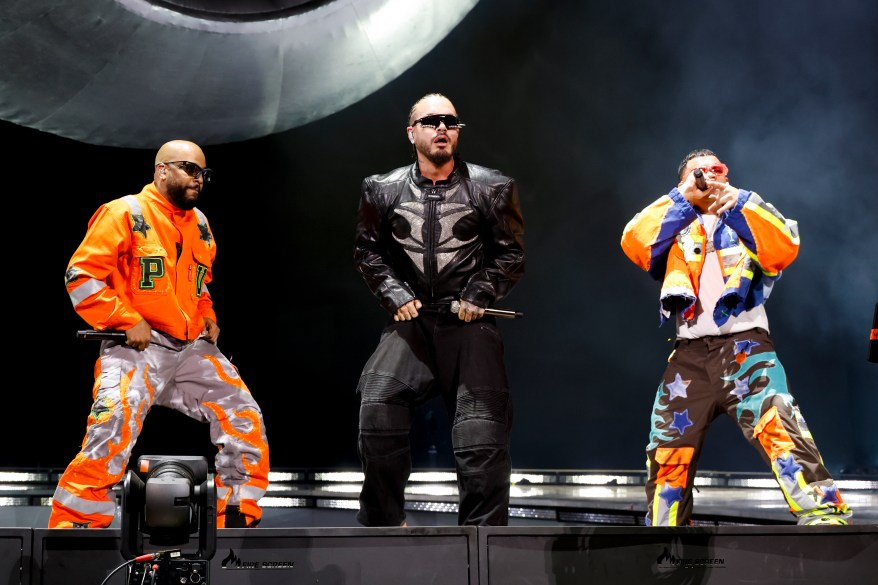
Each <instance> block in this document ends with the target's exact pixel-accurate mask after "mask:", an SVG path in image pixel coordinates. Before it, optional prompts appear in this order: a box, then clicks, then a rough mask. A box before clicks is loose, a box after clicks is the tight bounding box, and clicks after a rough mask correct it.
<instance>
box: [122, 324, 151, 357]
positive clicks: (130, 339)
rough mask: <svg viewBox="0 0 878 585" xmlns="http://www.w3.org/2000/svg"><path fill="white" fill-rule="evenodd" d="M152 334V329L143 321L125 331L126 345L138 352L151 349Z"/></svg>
mask: <svg viewBox="0 0 878 585" xmlns="http://www.w3.org/2000/svg"><path fill="white" fill-rule="evenodd" d="M151 333H152V327H150V326H149V323H147V322H146V321H144V320H142V319H141V320H140V321H139V322H138V323H137V324H136V325H135V326H134V327H132V328H131V329H128V330H126V331H125V343H126V344H127V345H128V346H129V347H131V348H133V349H136V350H137V351H143V350H144V349H146V348H147V347H149V336H150V334H151Z"/></svg>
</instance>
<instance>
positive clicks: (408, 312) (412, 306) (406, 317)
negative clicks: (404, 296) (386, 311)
mask: <svg viewBox="0 0 878 585" xmlns="http://www.w3.org/2000/svg"><path fill="white" fill-rule="evenodd" d="M422 306H423V305H422V304H421V301H419V300H418V299H412V300H410V301H409V302H407V303H406V304H404V305H403V306H401V307H400V308H398V309H397V310H396V314H395V315H393V320H394V321H411V320H412V319H414V318H415V317H417V316H418V309H420V308H421V307H422Z"/></svg>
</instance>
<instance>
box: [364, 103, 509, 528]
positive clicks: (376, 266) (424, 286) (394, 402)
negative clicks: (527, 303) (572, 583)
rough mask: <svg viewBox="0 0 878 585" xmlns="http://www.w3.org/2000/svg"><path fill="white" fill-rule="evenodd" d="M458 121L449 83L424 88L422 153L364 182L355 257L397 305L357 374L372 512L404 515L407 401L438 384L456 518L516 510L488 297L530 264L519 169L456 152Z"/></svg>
mask: <svg viewBox="0 0 878 585" xmlns="http://www.w3.org/2000/svg"><path fill="white" fill-rule="evenodd" d="M462 127H463V124H462V123H460V120H459V119H458V118H457V111H456V110H455V108H454V105H453V104H452V103H451V101H450V100H449V99H448V98H447V97H445V96H444V95H441V94H436V93H434V94H428V95H426V96H424V97H423V98H421V99H420V100H418V101H417V102H415V104H414V106H412V109H411V111H410V112H409V124H408V127H407V128H406V132H407V136H408V139H409V141H410V142H411V143H412V145H413V147H414V150H415V153H416V155H417V162H415V163H414V164H412V165H410V166H406V167H401V168H398V169H396V170H393V171H391V172H389V173H386V174H383V175H373V176H370V177H367V178H366V179H365V180H364V181H363V184H362V193H361V199H360V205H359V210H358V215H357V234H356V244H355V250H354V259H355V263H356V268H357V270H358V271H359V272H360V273H361V274H362V276H363V279H364V280H365V282H366V284H367V285H368V286H369V289H370V290H371V291H372V293H373V294H374V295H375V296H376V297H377V298H378V299H379V301H380V304H381V306H382V307H384V309H386V310H387V311H388V313H390V315H391V316H392V317H393V320H392V321H390V322H389V323H388V324H387V326H386V327H385V328H384V330H383V332H382V334H381V340H380V342H379V344H378V347H377V348H376V349H375V351H374V353H373V354H372V356H371V357H370V358H369V360H368V362H367V363H366V365H365V367H364V368H363V373H362V375H361V377H360V382H359V385H358V388H357V391H358V392H359V393H360V399H361V402H360V421H359V438H358V443H357V447H358V452H359V455H360V460H361V462H362V466H363V472H364V474H365V479H364V482H363V487H362V491H361V492H360V511H359V513H358V514H357V520H358V521H359V522H360V523H361V524H363V525H365V526H400V525H403V526H405V525H406V522H405V518H406V515H405V511H404V504H405V493H404V492H405V486H406V483H407V481H408V477H409V474H410V472H411V467H412V463H411V453H410V445H409V431H410V430H411V422H412V413H413V409H414V407H415V406H417V405H418V404H421V403H423V402H426V401H427V400H430V399H432V398H433V397H435V396H436V395H441V396H442V398H443V400H444V403H445V407H446V409H447V412H448V415H449V420H450V422H451V425H452V429H451V433H452V436H451V443H452V446H453V449H454V456H455V461H456V466H457V477H458V489H459V501H460V508H459V512H458V524H459V525H493V526H505V525H507V524H508V521H509V484H510V482H509V479H510V472H511V470H512V462H511V458H510V455H509V431H510V427H511V424H512V400H511V397H510V394H509V385H508V381H507V376H506V366H505V363H504V356H503V353H504V348H503V341H502V338H501V337H500V334H499V331H498V330H497V326H496V323H495V321H494V317H491V316H486V315H485V309H486V308H488V307H491V306H492V305H493V304H494V303H495V302H496V301H498V300H500V299H502V298H503V297H504V296H506V295H507V294H508V293H509V291H510V290H511V289H512V287H513V286H514V285H515V283H517V282H518V281H519V279H520V278H521V277H522V275H523V274H524V259H525V254H524V243H523V234H524V226H523V222H522V216H521V210H520V207H519V201H518V189H517V187H516V183H515V181H514V179H512V178H510V177H507V176H504V175H502V174H500V173H499V172H498V171H495V170H491V169H487V168H485V167H481V166H478V165H473V164H468V163H465V162H464V161H463V160H461V159H460V158H459V157H458V156H457V144H458V138H459V135H460V131H461V128H462ZM452 301H459V310H458V311H457V312H452V311H451V309H450V307H451V303H452Z"/></svg>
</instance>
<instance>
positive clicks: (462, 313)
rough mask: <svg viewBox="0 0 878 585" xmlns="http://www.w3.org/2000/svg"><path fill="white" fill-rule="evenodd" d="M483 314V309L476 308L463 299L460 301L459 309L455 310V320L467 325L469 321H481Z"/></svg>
mask: <svg viewBox="0 0 878 585" xmlns="http://www.w3.org/2000/svg"><path fill="white" fill-rule="evenodd" d="M484 314H485V309H484V308H482V307H477V306H476V305H474V304H472V303H470V302H468V301H465V300H463V299H461V300H460V308H459V309H458V310H457V318H458V319H460V320H462V321H466V322H467V323H469V322H470V321H475V320H476V319H481V318H482V316H484Z"/></svg>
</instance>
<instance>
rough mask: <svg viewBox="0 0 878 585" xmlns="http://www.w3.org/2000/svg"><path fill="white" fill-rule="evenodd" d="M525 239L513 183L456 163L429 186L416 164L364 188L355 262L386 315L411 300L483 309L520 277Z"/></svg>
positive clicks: (374, 178)
mask: <svg viewBox="0 0 878 585" xmlns="http://www.w3.org/2000/svg"><path fill="white" fill-rule="evenodd" d="M523 236H524V224H523V221H522V216H521V209H520V206H519V201H518V188H517V187H516V184H515V180H514V179H512V178H510V177H506V176H504V175H502V174H500V173H499V172H498V171H496V170H492V169H488V168H485V167H482V166H479V165H474V164H467V163H465V162H463V161H462V160H460V159H455V168H454V172H453V173H452V174H451V176H450V177H449V178H448V179H447V180H446V181H440V182H438V183H436V184H435V185H434V184H433V182H432V181H431V180H430V179H427V178H426V177H424V176H422V175H421V173H420V171H419V170H418V164H417V163H414V164H413V165H411V166H408V167H401V168H398V169H396V170H393V171H391V172H389V173H386V174H383V175H372V176H370V177H367V178H366V179H364V180H363V184H362V188H361V197H360V206H359V210H358V213H357V234H356V244H355V246H354V262H355V265H356V268H357V270H358V271H359V272H360V273H361V274H362V275H363V279H364V280H365V281H366V284H367V285H368V286H369V288H370V289H371V290H372V293H373V294H374V295H375V296H376V297H378V299H379V301H380V304H381V306H382V307H384V308H385V309H386V310H387V311H388V312H390V313H391V314H393V313H395V312H396V310H397V309H398V308H399V307H401V306H403V305H404V304H406V303H407V302H408V301H410V300H412V299H414V298H417V299H419V300H420V301H421V302H422V303H423V304H424V305H425V307H426V308H427V309H430V308H433V309H435V310H443V309H444V310H447V309H448V307H449V305H450V303H451V301H452V300H454V299H464V300H466V301H469V302H470V303H473V304H474V305H477V306H479V307H484V308H487V307H490V306H492V305H493V304H494V303H495V302H496V301H498V300H500V299H501V298H503V297H504V296H506V295H507V294H508V293H509V291H510V290H511V289H512V287H513V285H515V283H516V282H518V280H519V279H520V278H521V277H522V276H523V275H524V241H523Z"/></svg>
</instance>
